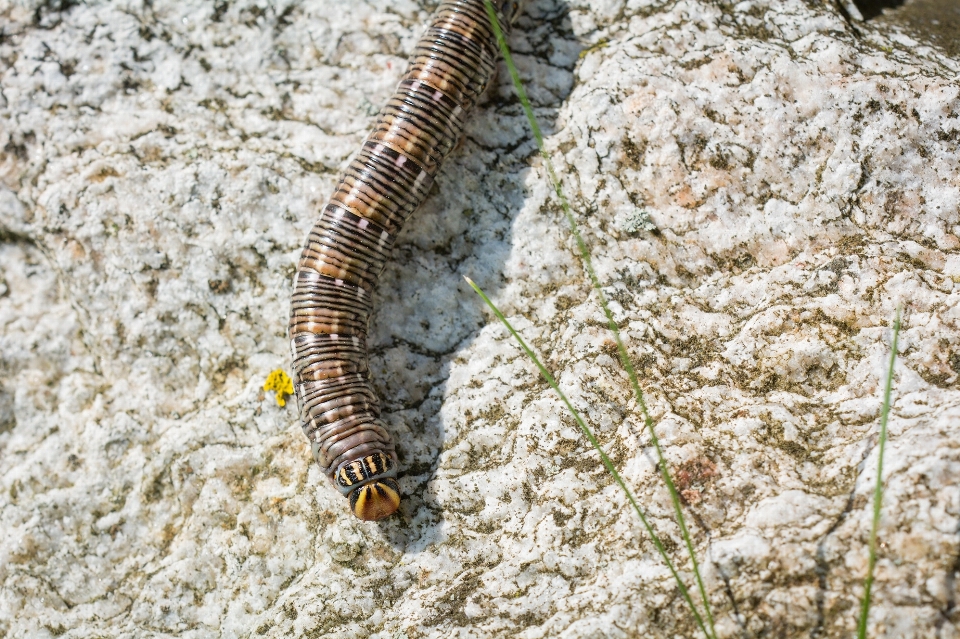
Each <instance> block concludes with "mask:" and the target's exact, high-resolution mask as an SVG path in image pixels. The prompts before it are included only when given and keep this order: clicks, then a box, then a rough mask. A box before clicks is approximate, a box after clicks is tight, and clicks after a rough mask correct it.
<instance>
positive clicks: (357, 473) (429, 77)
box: [288, 0, 519, 520]
mask: <svg viewBox="0 0 960 639" xmlns="http://www.w3.org/2000/svg"><path fill="white" fill-rule="evenodd" d="M493 5H494V7H495V9H496V10H497V12H498V18H499V20H500V23H501V25H502V26H504V27H507V26H508V25H509V24H510V23H511V22H512V21H513V19H514V18H515V17H516V15H517V13H518V12H519V5H518V3H517V2H513V1H512V0H493ZM498 54H499V51H498V47H497V42H496V38H495V36H494V34H493V30H492V28H491V26H490V23H489V21H488V18H487V13H486V10H485V8H484V5H483V0H446V1H445V2H443V3H441V5H440V7H439V8H438V9H437V12H436V13H435V14H434V16H433V18H432V20H431V22H430V25H429V26H428V27H427V30H426V33H425V34H424V35H423V37H422V38H421V39H420V41H419V42H418V44H417V46H416V48H415V50H414V54H413V58H411V60H410V62H409V64H408V66H407V70H406V73H405V74H404V76H403V78H402V79H401V81H400V84H399V85H398V86H397V90H396V91H395V92H394V94H393V97H391V98H390V100H389V101H388V102H387V104H386V106H384V107H383V109H382V110H381V111H380V115H379V116H378V117H377V121H376V124H375V126H374V129H373V131H372V132H371V133H370V135H369V136H368V137H367V140H366V141H365V142H364V143H363V146H362V147H361V149H360V153H359V154H358V155H357V156H356V157H355V158H354V159H353V160H352V161H351V162H350V164H349V165H348V166H347V168H346V169H345V170H344V172H343V175H341V177H340V180H339V182H338V184H337V187H336V189H335V191H334V193H333V196H332V197H331V198H330V201H329V202H328V203H327V204H326V205H325V206H324V207H323V209H322V210H321V212H320V219H319V220H318V221H317V222H316V224H314V226H313V229H312V230H311V231H310V234H309V235H308V236H307V241H306V243H305V245H304V247H303V251H302V252H301V254H300V262H299V263H298V266H297V275H296V278H295V280H294V292H293V299H292V301H291V304H290V323H289V325H288V333H289V336H290V349H291V353H292V356H293V371H294V381H295V383H294V391H295V395H296V397H297V405H298V406H299V408H300V421H301V425H302V426H303V432H304V433H305V434H306V436H307V438H308V439H309V440H310V447H311V450H312V451H313V457H314V459H315V460H316V462H317V464H319V465H320V467H321V468H322V469H323V471H324V473H326V475H327V477H328V478H329V479H330V481H332V482H333V484H334V486H336V487H337V489H338V490H339V491H340V492H341V493H342V494H344V495H345V496H347V497H348V498H349V500H350V509H351V510H352V511H353V513H354V514H355V515H356V516H357V517H359V518H360V519H365V520H376V519H382V518H383V517H387V516H389V515H390V514H392V513H393V512H395V511H396V510H397V508H399V506H400V486H399V484H398V483H397V481H396V479H395V478H396V476H397V466H398V464H397V455H396V452H395V447H394V444H393V442H392V441H391V440H390V435H389V434H388V433H387V430H386V428H385V427H384V425H383V422H382V421H381V420H380V400H379V399H378V398H377V395H376V393H375V392H374V391H373V388H372V386H371V385H370V367H369V365H368V363H367V322H368V320H369V317H370V311H371V308H370V301H371V297H370V292H371V291H372V290H373V288H374V287H375V286H376V284H377V280H378V279H379V277H380V272H381V271H382V270H383V265H384V263H385V262H386V260H387V257H388V256H389V254H390V250H391V249H392V248H393V243H394V241H395V240H396V237H397V234H398V233H399V232H400V229H401V228H402V227H403V223H404V222H405V221H406V220H407V218H408V217H410V215H411V214H412V213H413V212H414V211H415V210H416V209H417V207H419V206H420V203H421V202H423V200H424V199H425V198H426V196H427V193H429V191H430V188H431V187H432V186H433V181H434V178H435V177H436V175H437V172H438V171H439V170H440V164H441V163H442V162H443V160H444V158H446V156H447V155H448V154H449V153H450V151H451V150H453V148H454V147H455V146H456V144H457V141H458V140H459V139H460V135H461V133H462V131H463V126H464V122H465V118H466V115H467V113H468V112H469V110H470V109H471V108H472V107H473V105H474V104H476V102H477V100H478V99H479V98H480V95H481V94H482V93H483V91H484V90H485V89H486V86H487V85H488V84H489V83H490V81H491V79H492V78H493V75H494V71H495V69H496V63H497V56H498Z"/></svg>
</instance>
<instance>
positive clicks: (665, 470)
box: [484, 0, 716, 637]
mask: <svg viewBox="0 0 960 639" xmlns="http://www.w3.org/2000/svg"><path fill="white" fill-rule="evenodd" d="M484 4H485V6H486V8H487V15H488V16H489V17H490V24H491V25H492V27H493V30H494V33H495V34H496V36H497V42H498V43H499V45H500V51H501V53H502V54H503V61H504V63H505V64H506V65H507V69H508V70H509V71H510V77H511V78H512V79H513V85H514V87H515V88H516V91H517V96H518V97H519V99H520V103H521V104H522V105H523V110H524V112H525V113H526V115H527V120H529V122H530V128H531V129H532V131H533V137H534V139H535V140H536V142H537V148H538V149H539V150H540V156H541V157H542V158H543V162H544V166H545V167H546V169H547V175H548V177H549V178H550V182H551V184H552V185H553V190H554V192H555V193H556V194H557V198H558V199H559V200H560V205H561V207H562V209H563V214H564V216H565V217H566V218H567V223H568V224H569V225H570V231H571V233H572V234H573V237H574V239H575V240H576V243H577V249H578V251H579V252H580V258H581V260H583V266H584V269H585V270H586V271H587V274H588V276H589V277H590V282H591V284H592V285H593V288H594V290H595V291H596V293H597V297H598V299H599V301H600V306H601V308H602V309H603V313H604V315H605V316H606V318H607V326H608V327H609V329H610V332H611V333H612V334H613V337H614V340H615V342H616V344H617V353H618V354H619V356H620V362H621V365H622V366H623V368H624V370H626V372H627V375H628V377H629V378H630V384H631V386H632V387H633V392H634V395H635V396H636V398H637V403H638V404H639V406H640V410H641V413H642V415H643V419H644V425H645V426H646V428H647V430H648V431H649V433H650V439H651V441H652V442H653V445H654V448H655V449H656V451H657V459H658V461H659V465H660V475H661V477H662V478H663V482H664V483H665V484H666V486H667V489H668V490H669V491H670V499H671V501H672V502H673V510H674V514H675V515H676V518H677V525H678V526H679V527H680V532H681V534H682V536H683V541H684V544H685V545H686V548H687V553H688V555H689V556H690V563H691V565H692V567H693V574H694V577H695V579H696V581H697V588H698V590H699V591H700V597H701V599H702V600H703V606H704V610H705V612H706V616H707V623H708V624H709V626H710V633H709V634H708V635H707V636H708V637H715V636H716V631H715V630H714V624H713V613H712V611H711V609H710V600H709V599H708V598H707V590H706V587H705V586H704V584H703V578H702V577H701V575H700V565H699V563H698V562H697V556H696V552H694V548H693V540H692V539H691V537H690V532H689V530H688V529H687V524H686V521H685V519H684V517H683V506H682V503H681V501H680V495H679V493H678V491H677V488H676V486H675V485H674V483H673V479H672V477H671V476H670V469H669V465H668V464H667V460H666V458H665V457H664V455H663V449H662V448H661V446H660V440H659V438H658V437H657V434H656V431H655V430H654V424H653V419H652V418H651V417H650V411H649V410H648V409H647V403H646V400H645V399H644V396H643V391H642V390H641V389H640V381H639V379H638V377H637V372H636V369H635V368H634V366H633V363H632V362H631V361H630V356H629V354H628V353H627V348H626V346H624V343H623V339H622V338H621V336H620V328H619V327H618V326H617V323H616V321H615V320H614V318H613V313H612V312H611V311H610V306H609V304H608V303H607V297H606V295H604V293H603V287H602V285H601V283H600V278H599V277H598V276H597V273H596V270H595V269H594V268H593V260H592V259H591V257H590V250H589V249H588V248H587V244H586V242H585V241H584V239H583V236H582V235H581V234H580V229H579V228H578V227H577V222H576V218H574V216H573V212H572V211H571V209H570V203H569V202H568V201H567V197H566V195H565V194H564V192H563V187H562V186H561V184H560V180H559V179H557V173H556V171H555V170H554V168H553V162H552V161H551V159H550V156H549V155H548V154H547V152H546V149H545V148H544V145H543V134H542V133H541V132H540V126H539V125H538V124H537V120H536V117H535V116H534V114H533V108H532V107H531V106H530V100H529V99H528V98H527V93H526V91H525V90H524V88H523V84H522V83H521V81H520V75H519V74H518V73H517V68H516V66H514V64H513V58H512V57H511V55H510V50H509V48H508V47H507V43H506V40H505V39H504V36H503V30H502V29H501V28H500V24H499V22H498V21H497V16H496V12H495V11H494V8H493V6H492V5H491V4H490V1H489V0H484Z"/></svg>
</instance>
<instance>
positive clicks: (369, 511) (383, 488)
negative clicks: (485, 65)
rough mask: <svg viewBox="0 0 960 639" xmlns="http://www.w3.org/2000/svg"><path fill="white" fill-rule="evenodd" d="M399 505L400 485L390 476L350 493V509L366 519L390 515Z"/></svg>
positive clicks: (372, 519)
mask: <svg viewBox="0 0 960 639" xmlns="http://www.w3.org/2000/svg"><path fill="white" fill-rule="evenodd" d="M399 507H400V485H399V484H398V483H397V481H396V480H395V479H391V478H389V477H384V478H383V479H378V480H377V481H372V482H370V483H369V484H364V485H362V486H358V487H357V488H355V489H354V490H353V491H352V492H351V493H350V510H352V511H353V514H354V515H356V516H357V517H359V518H360V519H363V520H366V521H376V520H378V519H383V518H384V517H389V516H390V515H392V514H393V513H395V512H396V511H397V508H399Z"/></svg>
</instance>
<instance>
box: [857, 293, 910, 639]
mask: <svg viewBox="0 0 960 639" xmlns="http://www.w3.org/2000/svg"><path fill="white" fill-rule="evenodd" d="M902 314H903V307H902V306H897V314H896V316H895V317H894V319H893V339H892V343H891V345H890V363H889V364H888V365H887V379H886V381H885V383H884V387H883V407H882V408H881V409H880V445H879V450H878V451H877V482H876V485H875V486H874V488H873V522H872V523H871V525H870V546H869V560H868V564H867V577H866V579H864V580H863V601H862V602H861V604H860V623H859V624H858V626H857V637H858V639H866V638H867V618H868V617H869V615H870V591H871V589H872V588H873V572H874V568H876V565H877V529H878V528H879V527H880V507H881V506H882V505H883V452H884V450H885V449H886V447H887V420H888V418H889V417H890V399H891V395H892V394H893V366H894V364H896V362H897V342H898V341H899V338H900V316H901V315H902Z"/></svg>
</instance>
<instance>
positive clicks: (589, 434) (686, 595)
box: [464, 277, 714, 637]
mask: <svg viewBox="0 0 960 639" xmlns="http://www.w3.org/2000/svg"><path fill="white" fill-rule="evenodd" d="M464 279H465V280H467V284H469V285H470V286H471V287H472V288H473V290H474V291H476V292H477V295H479V296H480V297H481V298H482V299H483V301H484V302H486V304H487V306H489V307H490V310H492V311H493V314H494V315H496V316H497V319H499V320H500V322H501V323H503V325H504V326H506V327H507V330H508V331H509V332H510V334H511V335H512V336H513V337H514V339H516V340H517V343H518V344H520V348H521V349H523V352H524V353H526V355H527V357H529V358H530V359H531V360H532V361H533V363H534V364H536V366H537V368H538V369H539V370H540V374H541V375H543V378H544V379H545V380H547V383H548V384H550V387H551V388H553V390H555V391H556V392H557V395H559V396H560V400H561V401H563V403H564V405H566V407H567V410H569V411H570V413H571V414H572V415H573V418H574V419H575V420H576V422H577V425H578V426H579V427H580V431H581V432H582V433H583V435H584V436H585V437H586V438H587V440H588V441H589V442H590V445H591V446H593V448H594V449H595V450H596V451H597V453H598V454H599V455H600V461H602V462H603V465H604V467H605V468H606V469H607V472H609V473H610V475H611V476H612V477H613V479H614V481H616V482H617V485H618V486H620V489H621V490H623V492H624V494H625V495H626V496H627V501H628V502H630V505H631V506H633V509H634V510H635V511H636V512H637V515H638V516H639V517H640V521H641V522H643V527H644V528H645V529H646V530H647V534H648V535H650V539H651V540H653V545H654V546H655V547H656V549H657V552H659V553H660V556H661V557H662V558H663V561H664V563H666V564H667V568H668V569H669V570H670V574H672V575H673V578H674V579H675V580H676V582H677V588H678V589H679V590H680V595H681V596H682V597H683V599H684V601H686V602H687V605H688V606H690V610H691V611H692V612H693V616H694V618H695V619H696V622H697V626H699V628H700V630H701V631H702V632H703V634H704V635H706V636H707V637H711V636H714V635H711V634H710V633H708V632H707V629H706V627H705V626H704V623H703V618H702V617H701V616H700V613H699V612H698V611H697V607H696V606H695V605H694V604H693V599H691V597H690V592H689V591H688V590H687V587H686V586H684V585H683V580H682V579H680V574H679V573H678V572H677V569H676V567H675V566H674V564H673V561H671V560H670V556H669V555H667V550H666V548H665V547H664V545H663V542H661V541H660V537H659V536H658V535H657V533H656V532H655V531H654V529H653V526H652V525H651V524H650V521H649V520H648V519H647V516H646V515H645V514H644V512H643V509H642V508H640V504H639V503H637V500H636V499H635V498H634V496H633V493H632V492H631V491H630V488H628V487H627V484H626V482H625V481H624V480H623V477H621V476H620V473H619V472H617V469H616V467H615V466H614V465H613V461H612V460H611V459H610V457H609V456H608V455H607V453H606V451H604V450H603V447H602V446H601V445H600V442H599V441H598V440H597V438H596V436H595V435H594V434H593V431H592V430H591V429H590V427H589V426H587V423H586V422H585V421H584V420H583V417H581V416H580V413H579V411H577V409H576V408H574V407H573V404H571V403H570V400H569V399H568V398H567V396H566V394H565V393H564V392H563V391H562V390H560V386H559V385H558V384H557V380H556V379H554V377H553V375H551V374H550V371H548V370H547V368H546V367H545V366H544V365H543V364H542V363H541V362H540V358H538V357H537V355H536V353H534V352H533V350H532V349H531V348H530V347H529V346H527V343H526V342H525V341H524V339H523V338H522V337H520V334H519V333H517V331H516V329H514V328H513V325H512V324H510V322H509V321H508V320H507V318H506V317H504V315H503V313H501V312H500V309H499V308H497V305H496V304H494V303H493V302H492V301H491V300H490V298H489V297H487V295H486V293H484V292H483V290H481V289H480V287H479V286H477V284H476V283H475V282H474V281H473V280H471V279H470V278H469V277H464Z"/></svg>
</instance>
